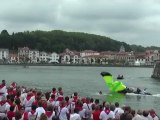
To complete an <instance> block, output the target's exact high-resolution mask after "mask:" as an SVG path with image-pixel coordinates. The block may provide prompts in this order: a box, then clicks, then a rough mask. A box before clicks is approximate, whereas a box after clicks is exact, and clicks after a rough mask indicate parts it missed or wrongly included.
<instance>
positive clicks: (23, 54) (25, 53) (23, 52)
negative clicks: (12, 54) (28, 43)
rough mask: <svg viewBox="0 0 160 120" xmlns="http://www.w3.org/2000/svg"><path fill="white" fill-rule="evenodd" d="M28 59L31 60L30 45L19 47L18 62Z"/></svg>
mask: <svg viewBox="0 0 160 120" xmlns="http://www.w3.org/2000/svg"><path fill="white" fill-rule="evenodd" d="M28 61H29V48H28V47H23V48H18V62H19V63H26V62H28Z"/></svg>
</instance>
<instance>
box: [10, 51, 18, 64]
mask: <svg viewBox="0 0 160 120" xmlns="http://www.w3.org/2000/svg"><path fill="white" fill-rule="evenodd" d="M9 63H18V53H17V51H13V50H10V51H9Z"/></svg>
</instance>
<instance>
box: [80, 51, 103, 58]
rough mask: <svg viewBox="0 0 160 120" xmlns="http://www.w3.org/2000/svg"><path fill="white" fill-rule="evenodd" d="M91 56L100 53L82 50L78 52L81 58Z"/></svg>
mask: <svg viewBox="0 0 160 120" xmlns="http://www.w3.org/2000/svg"><path fill="white" fill-rule="evenodd" d="M92 55H100V53H99V52H97V51H93V50H84V51H82V52H80V56H81V57H85V56H92Z"/></svg>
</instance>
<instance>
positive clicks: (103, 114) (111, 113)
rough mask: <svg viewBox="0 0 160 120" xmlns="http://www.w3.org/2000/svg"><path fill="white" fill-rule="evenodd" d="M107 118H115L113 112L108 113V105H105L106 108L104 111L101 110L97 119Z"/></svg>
mask: <svg viewBox="0 0 160 120" xmlns="http://www.w3.org/2000/svg"><path fill="white" fill-rule="evenodd" d="M109 118H110V119H114V118H115V116H114V112H113V111H110V109H109V105H106V106H105V110H103V111H102V112H101V113H100V116H99V119H100V120H108V119H109Z"/></svg>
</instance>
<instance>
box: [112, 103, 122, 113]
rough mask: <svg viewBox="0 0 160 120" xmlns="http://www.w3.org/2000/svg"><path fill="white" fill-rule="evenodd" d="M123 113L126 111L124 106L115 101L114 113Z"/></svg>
mask: <svg viewBox="0 0 160 120" xmlns="http://www.w3.org/2000/svg"><path fill="white" fill-rule="evenodd" d="M122 113H124V110H123V109H122V108H120V107H119V103H118V102H116V103H115V110H114V114H115V115H116V114H117V115H121V114H122Z"/></svg>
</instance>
